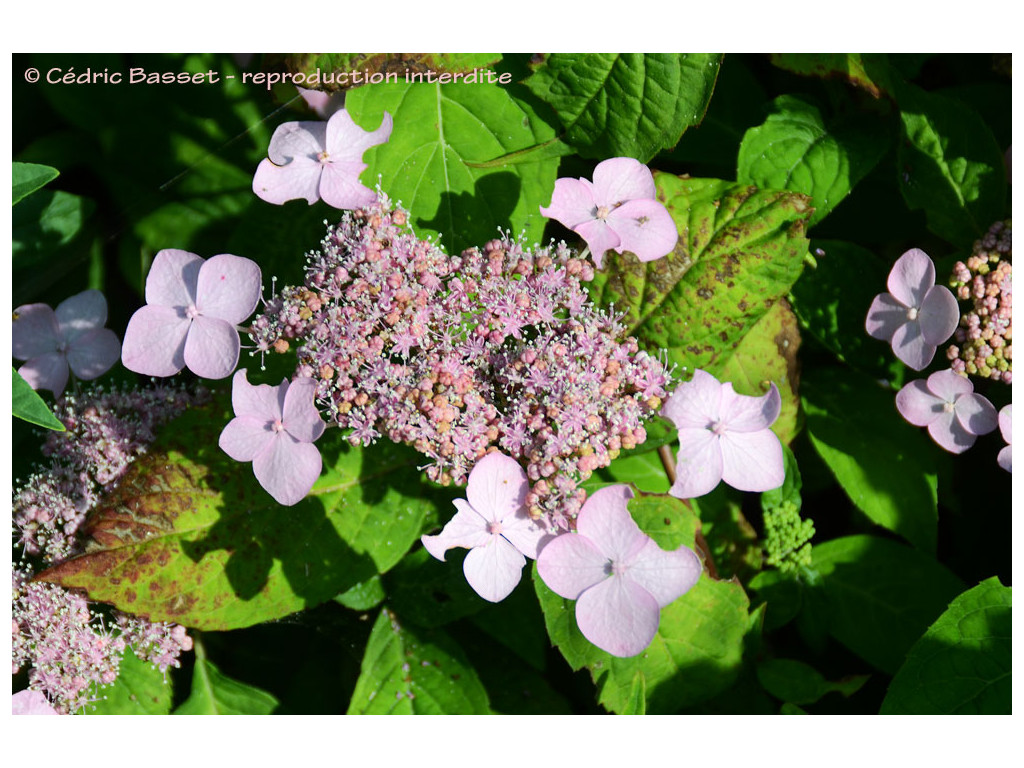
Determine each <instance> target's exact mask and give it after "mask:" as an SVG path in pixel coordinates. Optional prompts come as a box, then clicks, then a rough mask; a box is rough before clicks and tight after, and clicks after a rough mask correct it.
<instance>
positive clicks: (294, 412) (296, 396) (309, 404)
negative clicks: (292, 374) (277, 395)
mask: <svg viewBox="0 0 1024 768" xmlns="http://www.w3.org/2000/svg"><path fill="white" fill-rule="evenodd" d="M316 387H317V384H316V382H315V381H313V380H312V379H305V378H301V379H295V380H294V381H293V382H291V384H289V385H288V389H287V391H286V392H285V396H284V408H283V409H282V410H283V414H282V419H281V421H282V423H283V424H284V428H285V429H286V430H287V432H288V434H289V435H291V436H292V437H294V438H295V439H296V440H298V441H300V442H303V443H315V442H316V441H317V439H319V437H320V435H322V434H323V433H324V429H325V428H326V427H327V425H326V424H324V421H323V419H321V418H320V411H318V410H317V409H316V405H314V403H313V398H314V396H315V395H316Z"/></svg>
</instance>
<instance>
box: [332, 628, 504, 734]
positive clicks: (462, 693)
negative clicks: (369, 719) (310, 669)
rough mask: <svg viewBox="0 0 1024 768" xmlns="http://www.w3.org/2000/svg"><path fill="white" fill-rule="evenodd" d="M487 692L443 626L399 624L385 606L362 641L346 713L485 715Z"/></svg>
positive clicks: (487, 708) (487, 707) (487, 709)
mask: <svg viewBox="0 0 1024 768" xmlns="http://www.w3.org/2000/svg"><path fill="white" fill-rule="evenodd" d="M489 712H490V707H489V704H488V701H487V692H486V691H485V690H484V687H483V684H482V683H481V682H480V679H479V678H478V677H477V675H476V672H475V671H474V670H473V668H472V667H471V666H469V664H468V662H467V661H466V658H465V656H464V654H463V653H462V651H461V650H460V649H459V647H458V645H456V644H455V643H454V642H452V640H451V639H450V638H449V637H448V636H447V635H446V634H444V633H443V632H442V631H441V630H439V629H435V630H420V629H414V628H412V627H406V626H403V625H401V624H399V623H398V619H397V617H396V616H395V614H393V613H392V612H391V611H389V610H388V609H387V608H384V609H383V610H382V611H381V612H380V615H379V616H378V617H377V621H376V623H375V624H374V625H373V631H372V632H371V633H370V639H369V640H368V641H367V643H366V652H365V654H364V655H363V663H362V667H361V671H360V673H359V680H358V682H357V683H356V689H355V691H354V692H353V694H352V700H351V702H350V704H349V707H348V714H350V715H413V714H422V715H484V714H488V713H489Z"/></svg>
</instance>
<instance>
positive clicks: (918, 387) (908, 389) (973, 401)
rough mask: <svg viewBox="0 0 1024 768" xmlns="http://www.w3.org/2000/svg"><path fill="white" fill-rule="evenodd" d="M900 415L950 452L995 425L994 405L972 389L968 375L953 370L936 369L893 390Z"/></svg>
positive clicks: (961, 448) (965, 446)
mask: <svg viewBox="0 0 1024 768" xmlns="http://www.w3.org/2000/svg"><path fill="white" fill-rule="evenodd" d="M896 408H897V409H898V410H899V412H900V415H901V416H902V417H903V418H904V419H906V420H907V421H909V422H910V423H911V424H913V425H914V426H916V427H928V434H929V435H931V436H932V439H933V440H934V441H935V442H936V443H938V444H939V445H940V446H941V447H942V448H945V449H946V450H947V451H949V452H950V453H963V452H964V451H966V450H967V449H968V448H970V447H971V446H972V445H974V441H975V440H977V439H978V435H986V434H988V433H989V432H992V431H993V430H994V429H995V428H996V426H997V425H998V416H997V414H996V409H995V407H994V406H993V405H992V403H990V402H989V401H988V399H986V398H985V397H982V396H981V395H976V394H975V393H974V384H972V383H971V381H970V379H968V378H966V377H964V376H959V375H957V374H955V373H953V371H950V370H948V369H947V370H944V371H937V372H936V373H933V374H932V375H931V376H929V377H928V379H927V381H926V380H924V379H917V380H916V381H912V382H910V383H909V384H907V385H906V386H905V387H903V389H901V390H900V391H899V392H898V393H897V394H896Z"/></svg>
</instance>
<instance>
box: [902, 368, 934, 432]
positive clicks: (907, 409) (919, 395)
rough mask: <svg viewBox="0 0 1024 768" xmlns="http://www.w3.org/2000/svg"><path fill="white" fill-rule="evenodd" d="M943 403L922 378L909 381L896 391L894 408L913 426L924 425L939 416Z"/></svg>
mask: <svg viewBox="0 0 1024 768" xmlns="http://www.w3.org/2000/svg"><path fill="white" fill-rule="evenodd" d="M945 404H946V402H945V401H944V400H942V399H941V398H938V397H936V396H935V395H933V394H932V392H931V390H930V389H928V385H927V383H925V381H924V380H923V379H917V380H915V381H912V382H910V383H909V384H907V385H905V386H904V387H903V389H901V390H900V391H899V392H897V393H896V410H898V411H899V412H900V416H902V417H903V418H904V419H906V420H907V421H909V422H910V423H911V424H913V425H914V426H915V427H926V426H928V425H929V424H931V423H932V422H933V421H935V419H937V418H939V416H940V415H941V414H942V413H943V409H944V407H945Z"/></svg>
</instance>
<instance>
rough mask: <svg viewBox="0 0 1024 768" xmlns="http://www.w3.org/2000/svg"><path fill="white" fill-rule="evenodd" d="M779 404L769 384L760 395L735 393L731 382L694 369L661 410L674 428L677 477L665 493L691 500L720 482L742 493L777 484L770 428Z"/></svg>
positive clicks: (777, 460)
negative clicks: (676, 451)
mask: <svg viewBox="0 0 1024 768" xmlns="http://www.w3.org/2000/svg"><path fill="white" fill-rule="evenodd" d="M781 408H782V398H781V397H780V396H779V390H778V388H777V387H776V386H775V385H774V384H772V385H771V390H769V391H768V392H766V393H765V394H764V395H762V396H761V397H751V396H748V395H738V394H736V392H735V391H734V390H733V388H732V384H731V383H729V382H726V383H725V384H720V383H719V382H718V380H717V379H716V378H715V377H714V376H712V375H711V374H710V373H706V372H704V371H702V370H699V369H698V370H696V371H694V374H693V378H692V379H691V380H690V381H688V382H685V383H683V384H680V385H679V386H678V387H676V389H675V391H674V392H673V393H672V394H671V395H670V396H669V398H668V401H667V402H666V403H665V406H664V408H662V411H661V413H662V415H663V416H665V417H666V418H668V419H670V420H671V421H672V422H673V423H674V424H675V425H676V429H677V430H679V453H678V456H677V459H676V481H675V483H674V484H673V486H672V488H671V489H670V490H669V493H670V494H672V495H673V496H678V497H679V498H681V499H691V498H693V497H694V496H703V495H704V494H705V493H709V492H710V491H712V490H714V488H715V486H716V485H718V483H719V481H721V480H724V481H725V482H726V483H728V484H729V485H731V486H732V487H733V488H737V489H739V490H741V491H769V490H771V489H773V488H778V487H779V486H780V485H782V481H783V480H784V479H785V474H786V471H785V465H784V463H783V458H782V444H781V443H780V442H779V438H778V437H776V436H775V433H774V432H772V431H771V429H769V427H771V425H772V424H773V423H774V422H775V419H777V418H778V416H779V411H780V410H781Z"/></svg>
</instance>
